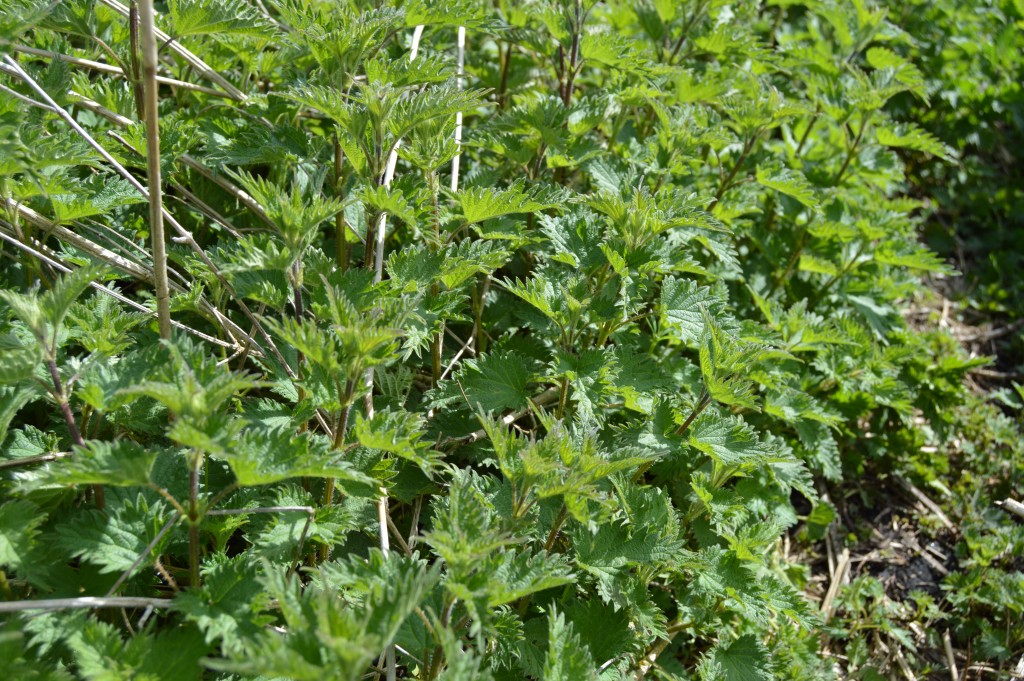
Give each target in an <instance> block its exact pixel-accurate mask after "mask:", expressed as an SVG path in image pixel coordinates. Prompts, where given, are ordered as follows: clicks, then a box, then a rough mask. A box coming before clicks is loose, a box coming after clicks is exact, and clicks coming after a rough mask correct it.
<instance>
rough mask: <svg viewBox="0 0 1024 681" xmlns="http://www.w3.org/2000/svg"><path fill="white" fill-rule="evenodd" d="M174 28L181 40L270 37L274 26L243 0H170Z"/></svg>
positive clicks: (175, 33) (174, 32)
mask: <svg viewBox="0 0 1024 681" xmlns="http://www.w3.org/2000/svg"><path fill="white" fill-rule="evenodd" d="M169 5H170V14H171V26H172V29H173V34H174V35H175V36H177V37H182V36H188V35H204V36H205V35H230V34H236V35H247V36H260V37H269V36H272V35H273V33H274V24H273V23H272V22H271V21H270V19H269V18H268V17H266V16H264V15H263V14H262V13H260V12H259V10H257V9H256V8H255V7H253V6H252V5H250V4H248V3H246V2H243V1H242V0H216V1H213V0H170V3H169Z"/></svg>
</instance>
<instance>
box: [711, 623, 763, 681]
mask: <svg viewBox="0 0 1024 681" xmlns="http://www.w3.org/2000/svg"><path fill="white" fill-rule="evenodd" d="M700 677H701V679H702V680H703V681H772V679H774V678H775V676H774V674H772V666H771V660H770V658H769V657H768V651H767V650H766V649H765V647H764V646H763V645H761V644H760V643H759V642H758V641H757V639H756V638H754V636H752V635H750V634H747V635H746V636H741V637H739V638H738V639H736V640H735V641H733V642H732V643H730V644H728V645H725V644H723V643H722V642H721V641H719V642H718V644H716V645H715V648H714V649H713V650H712V651H711V653H709V654H708V655H707V656H706V657H705V658H704V659H703V660H701V664H700Z"/></svg>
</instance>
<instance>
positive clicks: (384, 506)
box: [377, 487, 397, 681]
mask: <svg viewBox="0 0 1024 681" xmlns="http://www.w3.org/2000/svg"><path fill="white" fill-rule="evenodd" d="M388 521H389V518H388V491H387V490H386V489H384V488H383V487H382V488H381V490H380V498H379V499H377V522H378V524H379V525H380V550H381V553H383V554H384V557H385V558H387V557H388V555H389V554H390V553H391V542H390V541H389V539H388V534H389V533H388ZM384 658H385V662H386V664H387V681H395V679H396V678H397V674H396V669H395V644H394V643H391V644H389V645H388V646H387V647H386V648H385V649H384Z"/></svg>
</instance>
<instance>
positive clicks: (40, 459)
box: [0, 452, 74, 470]
mask: <svg viewBox="0 0 1024 681" xmlns="http://www.w3.org/2000/svg"><path fill="white" fill-rule="evenodd" d="M70 456H74V452H52V453H50V454H40V455H39V456H26V457H25V458H23V459H13V460H11V461H0V470H3V469H4V468H17V467H18V466H34V465H35V464H37V463H46V462H48V461H57V460H58V459H66V458H68V457H70Z"/></svg>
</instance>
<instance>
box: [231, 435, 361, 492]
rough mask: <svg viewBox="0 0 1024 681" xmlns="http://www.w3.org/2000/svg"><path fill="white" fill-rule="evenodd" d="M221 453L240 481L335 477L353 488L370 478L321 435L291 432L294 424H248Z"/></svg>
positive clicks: (249, 482) (259, 481) (267, 482)
mask: <svg viewBox="0 0 1024 681" xmlns="http://www.w3.org/2000/svg"><path fill="white" fill-rule="evenodd" d="M222 457H223V458H224V459H225V460H226V461H227V462H228V465H229V466H231V470H232V472H233V473H234V474H235V477H236V478H237V480H238V483H239V484H240V485H246V486H249V485H268V484H270V483H274V482H280V481H282V480H288V479H290V478H301V477H310V478H336V479H337V480H339V481H341V483H342V485H343V486H344V485H345V483H352V489H353V490H360V489H361V488H363V486H371V487H372V486H373V485H374V481H373V479H372V478H370V477H368V476H367V475H365V474H364V473H362V472H360V471H359V470H357V469H356V468H354V467H353V465H352V463H351V462H350V461H348V460H347V459H346V458H345V456H344V453H343V452H341V451H338V450H335V449H332V448H331V443H330V441H329V440H328V439H327V438H326V437H325V436H323V435H314V434H311V433H300V434H297V433H295V429H294V428H290V427H288V426H282V427H278V428H269V429H258V428H248V429H246V430H244V431H242V433H241V435H240V436H239V438H238V441H237V443H236V444H235V445H234V446H233V447H232V448H231V449H229V450H228V451H226V452H225V453H223V454H222Z"/></svg>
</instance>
